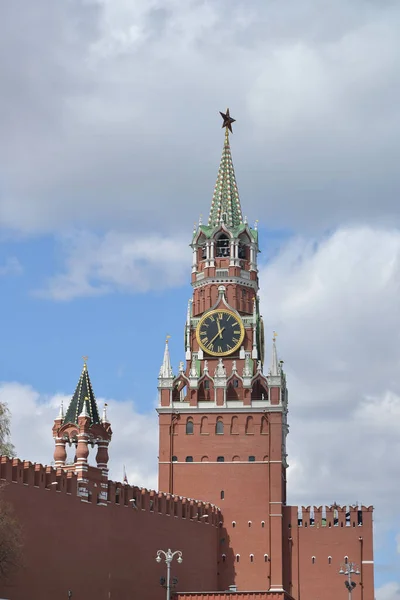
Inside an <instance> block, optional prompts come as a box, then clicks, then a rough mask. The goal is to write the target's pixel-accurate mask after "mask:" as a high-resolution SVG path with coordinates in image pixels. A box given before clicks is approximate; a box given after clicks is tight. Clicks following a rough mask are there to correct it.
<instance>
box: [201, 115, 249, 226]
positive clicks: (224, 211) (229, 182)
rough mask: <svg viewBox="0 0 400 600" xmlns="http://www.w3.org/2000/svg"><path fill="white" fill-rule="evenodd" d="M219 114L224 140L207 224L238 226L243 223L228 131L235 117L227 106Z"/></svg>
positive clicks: (230, 129)
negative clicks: (230, 113) (223, 129)
mask: <svg viewBox="0 0 400 600" xmlns="http://www.w3.org/2000/svg"><path fill="white" fill-rule="evenodd" d="M220 114H221V116H222V118H223V125H222V127H224V128H225V142H224V148H223V150H222V157H221V163H220V165H219V170H218V177H217V183H216V184H215V189H214V195H213V199H212V203H211V210H210V216H209V218H208V225H209V226H212V227H215V226H217V225H218V224H219V223H221V222H223V223H225V224H226V225H227V226H228V227H238V226H239V225H241V224H242V223H243V216H242V209H241V206H240V198H239V191H238V187H237V184H236V178H235V170H234V168H233V162H232V155H231V148H230V145H229V131H231V132H232V123H233V122H234V120H235V119H232V117H231V116H230V115H229V108H228V109H227V111H226V113H220Z"/></svg>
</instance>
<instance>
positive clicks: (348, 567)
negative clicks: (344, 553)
mask: <svg viewBox="0 0 400 600" xmlns="http://www.w3.org/2000/svg"><path fill="white" fill-rule="evenodd" d="M339 574H340V575H345V577H347V579H346V581H345V582H344V585H345V586H346V588H347V590H348V592H349V600H351V593H352V591H353V590H354V588H355V587H356V585H357V584H356V582H355V581H352V579H351V576H352V575H359V574H360V570H359V568H358V567H357V565H356V564H355V563H352V562H347V563H345V564H344V565H342V566H341V567H340V571H339Z"/></svg>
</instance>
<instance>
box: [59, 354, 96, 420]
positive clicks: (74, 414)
mask: <svg viewBox="0 0 400 600" xmlns="http://www.w3.org/2000/svg"><path fill="white" fill-rule="evenodd" d="M86 359H87V357H86V356H85V357H84V364H83V369H82V373H81V376H80V378H79V381H78V385H77V386H76V390H75V393H74V395H73V396H72V399H71V402H70V404H69V406H68V410H67V412H66V414H65V417H64V421H63V423H64V424H66V423H74V424H76V425H77V424H78V417H79V415H80V414H81V413H82V411H83V410H84V409H86V411H87V413H88V416H89V417H90V422H91V424H93V423H100V416H99V410H98V408H97V402H96V398H95V395H94V392H93V388H92V384H91V381H90V378H89V372H88V369H87V364H86Z"/></svg>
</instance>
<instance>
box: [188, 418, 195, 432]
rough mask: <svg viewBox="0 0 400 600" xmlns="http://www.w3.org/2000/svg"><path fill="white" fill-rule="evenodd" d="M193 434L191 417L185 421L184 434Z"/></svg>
mask: <svg viewBox="0 0 400 600" xmlns="http://www.w3.org/2000/svg"><path fill="white" fill-rule="evenodd" d="M193 433H194V424H193V419H192V418H191V417H189V418H188V420H187V421H186V434H188V435H191V434H193Z"/></svg>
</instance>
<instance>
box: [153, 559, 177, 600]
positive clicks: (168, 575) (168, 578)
mask: <svg viewBox="0 0 400 600" xmlns="http://www.w3.org/2000/svg"><path fill="white" fill-rule="evenodd" d="M161 556H163V557H164V560H165V563H166V565H167V585H166V588H167V600H171V563H172V561H173V559H174V556H177V557H178V558H177V562H178V563H179V564H181V562H182V560H183V558H182V552H181V551H180V550H175V552H172V550H171V549H170V548H168V550H167V551H166V552H164V550H158V551H157V556H156V561H157V562H158V563H160V562H161V561H162V558H161Z"/></svg>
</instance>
